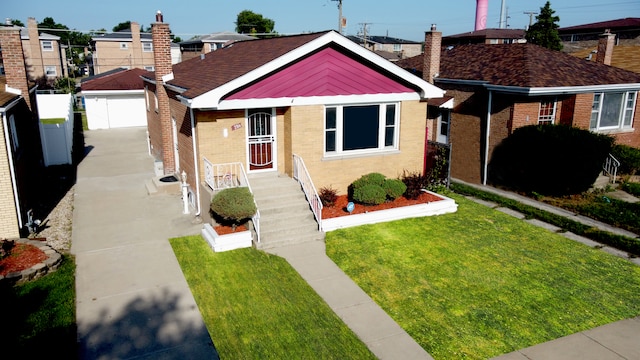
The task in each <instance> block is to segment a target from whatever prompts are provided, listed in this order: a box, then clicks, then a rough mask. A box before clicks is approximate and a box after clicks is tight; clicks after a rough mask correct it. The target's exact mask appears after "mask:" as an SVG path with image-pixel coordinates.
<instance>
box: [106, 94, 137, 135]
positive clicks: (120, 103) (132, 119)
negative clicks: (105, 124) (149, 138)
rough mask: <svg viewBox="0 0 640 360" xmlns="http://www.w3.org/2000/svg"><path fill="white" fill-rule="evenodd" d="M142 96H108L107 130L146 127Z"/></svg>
mask: <svg viewBox="0 0 640 360" xmlns="http://www.w3.org/2000/svg"><path fill="white" fill-rule="evenodd" d="M145 106H146V105H145V102H144V95H126V96H108V97H107V111H108V113H109V128H121V127H132V126H147V113H146V109H145Z"/></svg>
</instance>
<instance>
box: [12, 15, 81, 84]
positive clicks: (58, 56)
mask: <svg viewBox="0 0 640 360" xmlns="http://www.w3.org/2000/svg"><path fill="white" fill-rule="evenodd" d="M20 38H21V41H22V49H23V51H24V60H25V64H26V67H27V76H28V78H29V79H31V80H34V79H36V78H39V77H41V76H46V77H47V78H57V77H64V76H68V74H69V72H68V63H67V53H66V50H65V49H66V45H65V44H61V43H60V37H59V36H55V35H51V34H47V33H45V32H42V33H40V32H39V31H38V22H37V21H36V19H35V18H32V17H30V18H28V19H27V27H26V28H22V29H21V31H20Z"/></svg>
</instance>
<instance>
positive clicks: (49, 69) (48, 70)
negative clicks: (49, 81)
mask: <svg viewBox="0 0 640 360" xmlns="http://www.w3.org/2000/svg"><path fill="white" fill-rule="evenodd" d="M44 75H45V76H47V77H56V76H58V69H56V67H55V66H54V65H47V66H45V67H44Z"/></svg>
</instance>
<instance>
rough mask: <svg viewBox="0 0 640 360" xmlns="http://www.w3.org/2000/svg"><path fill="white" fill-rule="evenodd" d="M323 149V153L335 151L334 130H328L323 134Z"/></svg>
mask: <svg viewBox="0 0 640 360" xmlns="http://www.w3.org/2000/svg"><path fill="white" fill-rule="evenodd" d="M324 141H325V142H324V147H325V151H327V152H329V151H336V132H335V130H330V131H327V132H326V133H325V139H324Z"/></svg>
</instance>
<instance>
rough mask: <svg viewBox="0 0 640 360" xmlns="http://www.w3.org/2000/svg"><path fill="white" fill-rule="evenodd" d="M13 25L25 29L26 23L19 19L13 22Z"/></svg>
mask: <svg viewBox="0 0 640 360" xmlns="http://www.w3.org/2000/svg"><path fill="white" fill-rule="evenodd" d="M11 25H15V26H21V27H24V23H23V22H22V21H20V20H18V19H13V20H11Z"/></svg>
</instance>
